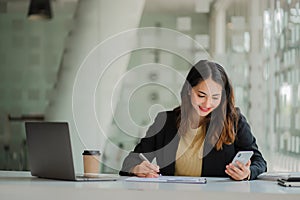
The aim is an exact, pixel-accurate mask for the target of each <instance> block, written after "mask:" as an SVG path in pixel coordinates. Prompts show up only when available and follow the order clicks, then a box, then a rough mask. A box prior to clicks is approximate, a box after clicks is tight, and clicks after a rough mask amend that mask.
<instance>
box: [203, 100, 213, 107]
mask: <svg viewBox="0 0 300 200" xmlns="http://www.w3.org/2000/svg"><path fill="white" fill-rule="evenodd" d="M211 102H212V101H211V99H210V98H206V99H205V102H204V106H205V107H206V108H210V107H211Z"/></svg>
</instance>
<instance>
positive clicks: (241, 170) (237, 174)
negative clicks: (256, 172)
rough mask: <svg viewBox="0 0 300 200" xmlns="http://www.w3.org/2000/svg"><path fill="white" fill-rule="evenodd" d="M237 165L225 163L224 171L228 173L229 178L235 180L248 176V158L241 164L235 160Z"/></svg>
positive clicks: (249, 162) (249, 163)
mask: <svg viewBox="0 0 300 200" xmlns="http://www.w3.org/2000/svg"><path fill="white" fill-rule="evenodd" d="M236 164H237V167H236V166H234V165H233V164H232V163H230V164H229V165H226V170H225V173H226V174H228V175H229V176H230V177H231V178H233V179H234V180H237V181H241V180H245V179H247V178H249V177H250V165H251V161H250V160H249V161H248V162H247V163H246V165H243V164H242V163H241V162H239V161H237V162H236Z"/></svg>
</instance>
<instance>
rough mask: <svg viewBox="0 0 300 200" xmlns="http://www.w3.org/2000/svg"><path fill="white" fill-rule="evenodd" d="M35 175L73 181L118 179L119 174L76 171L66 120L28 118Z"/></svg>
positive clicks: (27, 124) (31, 165)
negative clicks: (31, 119) (54, 120)
mask: <svg viewBox="0 0 300 200" xmlns="http://www.w3.org/2000/svg"><path fill="white" fill-rule="evenodd" d="M25 130H26V139H27V146H28V158H29V165H30V171H31V175H32V176H37V177H40V178H49V179H59V180H70V181H114V180H117V179H118V177H119V175H116V174H93V175H92V176H90V175H89V176H86V175H84V174H82V175H77V176H76V175H75V171H74V165H73V157H72V147H71V140H70V134H69V126H68V123H66V122H25Z"/></svg>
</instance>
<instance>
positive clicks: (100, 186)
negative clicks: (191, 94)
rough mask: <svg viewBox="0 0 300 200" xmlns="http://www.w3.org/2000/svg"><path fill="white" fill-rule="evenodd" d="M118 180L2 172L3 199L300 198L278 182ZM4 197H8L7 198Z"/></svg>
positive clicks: (297, 192)
mask: <svg viewBox="0 0 300 200" xmlns="http://www.w3.org/2000/svg"><path fill="white" fill-rule="evenodd" d="M124 178H125V177H121V178H120V180H118V181H105V182H72V181H57V180H48V179H39V178H36V177H32V176H31V175H30V173H29V172H13V171H0V196H1V199H12V200H13V199H51V200H52V199H67V198H68V199H91V198H95V199H101V200H103V199H117V198H119V199H122V200H127V199H128V200H132V199H143V200H145V199H151V200H154V199H164V198H166V199H172V200H173V199H187V198H188V199H189V200H190V199H199V198H200V197H201V198H208V199H222V200H224V199H230V200H234V199H239V200H241V199H242V200H247V199H251V200H255V199H256V198H257V199H259V200H261V199H272V200H274V199H280V200H282V199H285V200H286V199H297V200H299V199H300V187H298V188H286V187H282V186H279V185H277V183H276V182H275V181H266V180H255V181H232V180H230V179H228V178H207V184H181V183H142V182H127V181H124ZM3 197H4V198H3Z"/></svg>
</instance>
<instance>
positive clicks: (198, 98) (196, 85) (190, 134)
mask: <svg viewBox="0 0 300 200" xmlns="http://www.w3.org/2000/svg"><path fill="white" fill-rule="evenodd" d="M181 100H182V103H181V106H179V107H177V108H175V109H174V110H172V111H167V112H161V113H159V114H158V115H157V117H156V119H155V122H154V124H153V125H152V126H150V128H149V130H148V131H147V134H146V136H145V138H143V139H142V140H141V141H140V143H139V144H137V146H136V147H135V149H134V151H133V152H130V154H129V155H128V156H127V157H126V158H125V160H124V163H123V166H122V169H121V171H120V175H136V176H140V177H157V176H158V174H159V173H160V174H162V175H178V176H204V177H208V176H217V177H226V176H229V177H231V178H232V179H234V180H251V179H255V178H256V177H257V176H258V175H259V174H261V173H262V172H265V171H266V169H267V167H266V161H265V160H264V159H263V157H262V154H261V153H260V151H259V150H258V146H257V144H256V139H255V138H254V136H253V135H252V133H251V130H250V126H249V124H248V123H247V121H246V118H245V117H244V116H243V115H242V114H241V112H240V110H239V109H238V108H236V107H235V105H234V94H233V89H232V86H231V83H230V81H229V79H228V77H227V75H226V72H225V70H224V69H223V67H222V66H221V65H219V64H217V63H214V62H210V61H207V60H202V61H199V62H198V63H197V64H196V65H195V66H193V67H192V68H191V70H190V72H189V73H188V75H187V78H186V81H185V83H184V85H183V88H182V91H181ZM238 151H253V152H254V154H253V156H252V157H251V160H249V161H248V163H247V164H246V165H244V164H242V163H239V162H237V163H236V164H237V166H234V165H233V164H232V163H231V161H232V159H233V157H234V156H235V155H236V153H237V152H238ZM139 153H143V155H144V156H145V157H146V158H147V159H148V160H150V161H152V160H153V159H154V158H156V161H157V164H158V165H155V164H151V163H150V162H149V161H145V160H142V159H141V158H140V156H139Z"/></svg>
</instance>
